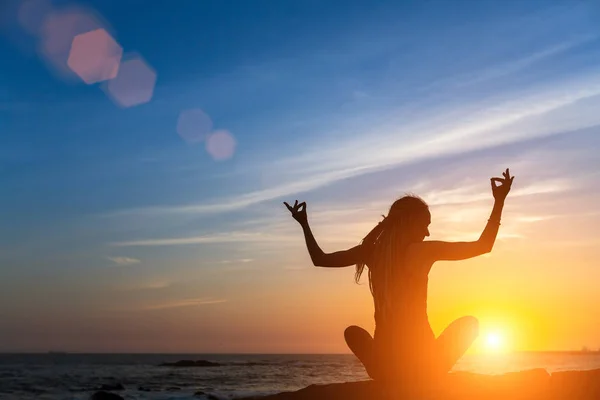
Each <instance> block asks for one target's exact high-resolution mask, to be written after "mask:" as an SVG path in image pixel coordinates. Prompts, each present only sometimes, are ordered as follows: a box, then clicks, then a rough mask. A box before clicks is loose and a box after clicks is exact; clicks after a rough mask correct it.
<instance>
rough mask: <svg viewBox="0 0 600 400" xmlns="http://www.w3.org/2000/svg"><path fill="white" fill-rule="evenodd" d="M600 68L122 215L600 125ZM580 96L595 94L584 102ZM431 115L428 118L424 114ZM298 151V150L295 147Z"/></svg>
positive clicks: (196, 209) (235, 199)
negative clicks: (225, 187) (267, 174)
mask: <svg viewBox="0 0 600 400" xmlns="http://www.w3.org/2000/svg"><path fill="white" fill-rule="evenodd" d="M599 95H600V75H588V76H585V77H579V78H577V79H574V80H571V81H567V82H557V83H553V84H552V85H547V86H545V87H537V88H533V89H530V90H529V92H527V91H520V92H514V93H512V94H511V96H510V97H509V98H506V96H504V97H502V96H497V98H496V99H495V100H494V101H490V100H488V101H487V102H482V103H483V104H487V106H485V107H482V106H477V107H476V108H475V109H473V107H474V105H473V104H469V105H465V106H463V107H458V108H453V109H447V110H445V112H440V111H436V113H437V114H438V115H436V116H435V118H434V116H432V118H431V121H429V122H422V121H403V124H402V126H403V127H400V128H398V127H390V126H387V127H386V126H380V127H376V128H371V129H368V128H365V129H366V130H365V131H364V132H362V133H360V134H357V132H353V133H352V135H351V136H350V135H349V136H348V137H344V138H340V137H335V138H333V137H329V138H328V139H327V138H326V139H324V140H321V141H319V143H318V144H316V145H315V146H316V147H314V148H308V149H306V150H305V151H303V152H301V153H300V154H297V155H293V156H288V157H285V156H283V157H281V158H279V159H272V158H270V160H269V164H270V167H269V168H270V171H276V172H274V173H273V172H272V174H274V175H272V176H271V179H272V182H271V184H270V186H268V187H266V188H264V189H259V190H254V191H250V192H247V193H242V194H235V195H232V196H231V197H225V198H219V199H215V200H212V201H207V202H203V203H200V204H188V205H176V206H164V207H142V208H137V209H130V210H123V211H120V212H118V213H120V214H169V213H190V214H214V213H221V212H227V211H232V210H239V209H243V208H246V207H248V206H250V205H253V204H257V203H261V202H265V201H269V200H274V199H278V198H282V197H284V196H289V195H292V194H298V193H302V192H308V191H311V190H314V189H317V188H320V187H323V186H325V185H329V184H332V183H334V182H337V181H340V180H342V179H347V178H351V177H356V176H360V175H363V174H366V173H370V172H376V171H383V170H386V169H390V168H393V167H397V166H401V165H406V164H410V163H414V162H418V161H421V160H425V159H435V158H439V157H445V156H451V155H458V154H462V153H467V152H471V151H476V150H481V149H488V148H493V147H497V146H501V145H506V144H510V143H515V142H519V141H523V140H529V139H532V138H540V137H544V136H550V135H555V134H559V133H564V132H569V131H573V130H577V129H583V128H586V127H590V126H595V125H598V124H600V114H598V113H597V112H596V111H595V110H596V109H597V106H598V104H597V103H599V101H598V100H599V99H598V97H597V96H599ZM583 101H590V103H591V104H589V106H586V105H585V104H582V103H581V102H583ZM423 118H424V119H425V120H426V121H427V120H428V119H427V117H423ZM296 153H298V152H296Z"/></svg>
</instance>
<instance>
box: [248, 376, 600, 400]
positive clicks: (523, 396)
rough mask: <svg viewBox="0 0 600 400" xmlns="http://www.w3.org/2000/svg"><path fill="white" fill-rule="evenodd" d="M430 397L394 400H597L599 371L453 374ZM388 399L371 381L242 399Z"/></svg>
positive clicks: (599, 390) (598, 395) (403, 397)
mask: <svg viewBox="0 0 600 400" xmlns="http://www.w3.org/2000/svg"><path fill="white" fill-rule="evenodd" d="M428 389H429V390H430V392H429V393H430V394H429V396H416V397H415V396H410V395H405V396H402V395H400V396H398V397H393V398H394V399H398V400H402V399H409V398H410V399H413V398H428V399H439V400H471V399H473V400H475V399H477V400H588V399H589V400H597V399H600V369H599V370H592V371H568V372H555V373H553V374H552V375H550V374H548V373H547V372H546V371H545V370H543V369H535V370H530V371H522V372H515V373H508V374H504V375H479V374H473V373H468V372H455V373H451V374H449V375H448V379H447V380H446V382H444V383H443V384H439V385H436V387H429V388H428ZM384 398H385V399H386V400H387V399H389V398H390V397H387V396H384V395H383V393H382V391H381V388H380V387H378V386H377V384H376V383H375V382H373V381H362V382H348V383H334V384H330V385H311V386H308V387H306V388H304V389H301V390H298V391H296V392H284V393H279V394H275V395H271V396H263V397H249V398H246V399H245V400H256V399H261V400H337V399H339V400H364V399H373V400H378V399H384Z"/></svg>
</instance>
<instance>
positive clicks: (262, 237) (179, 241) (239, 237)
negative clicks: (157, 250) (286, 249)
mask: <svg viewBox="0 0 600 400" xmlns="http://www.w3.org/2000/svg"><path fill="white" fill-rule="evenodd" d="M290 240H295V239H293V238H290V237H284V236H280V235H272V234H264V233H258V232H226V233H217V234H212V235H203V236H190V237H177V238H160V239H142V240H132V241H125V242H115V243H111V245H113V246H119V247H132V246H175V245H190V244H209V243H236V242H265V241H268V242H282V241H283V242H285V241H290Z"/></svg>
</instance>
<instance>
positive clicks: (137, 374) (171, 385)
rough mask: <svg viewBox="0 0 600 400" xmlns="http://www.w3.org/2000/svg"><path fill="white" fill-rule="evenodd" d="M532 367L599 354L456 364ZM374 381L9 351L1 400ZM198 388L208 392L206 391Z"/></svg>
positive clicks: (326, 369)
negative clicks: (105, 390)
mask: <svg viewBox="0 0 600 400" xmlns="http://www.w3.org/2000/svg"><path fill="white" fill-rule="evenodd" d="M182 359H189V360H200V359H201V360H208V361H212V362H216V363H218V364H219V366H217V367H196V368H174V367H161V366H159V365H160V364H161V363H163V362H175V361H177V360H182ZM533 368H545V369H546V370H547V371H548V372H554V371H561V370H586V369H596V368H600V354H599V353H516V354H506V355H501V354H497V355H466V356H464V357H463V358H462V359H461V360H460V361H459V362H458V363H457V364H456V366H455V368H454V370H457V371H458V370H462V371H471V372H477V373H483V374H501V373H505V372H510V371H520V370H527V369H533ZM364 379H368V377H367V375H366V373H365V371H364V369H363V367H362V366H361V364H360V363H359V362H358V360H357V359H356V358H355V357H354V356H353V355H347V354H334V355H266V354H265V355H261V354H252V355H246V354H177V355H175V354H168V355H167V354H164V355H161V354H4V355H0V399H3V400H4V399H6V400H16V399H19V400H21V399H23V400H29V399H36V400H44V399H46V400H59V399H60V400H67V399H69V400H71V399H72V400H75V399H77V400H79V399H88V398H89V397H90V395H91V394H92V393H94V392H95V391H96V390H97V389H98V388H99V387H100V386H102V385H116V384H121V385H123V386H124V390H120V391H118V393H119V394H120V395H121V396H123V397H124V398H126V399H132V400H133V399H140V400H141V399H149V400H150V399H152V400H167V399H170V400H186V399H203V398H204V399H206V398H208V395H213V396H215V397H217V398H220V399H233V398H237V397H241V396H249V395H257V394H271V393H278V392H282V391H291V390H298V389H301V388H303V387H306V386H308V385H310V384H325V383H335V382H350V381H359V380H364ZM199 392H203V393H204V394H201V393H199Z"/></svg>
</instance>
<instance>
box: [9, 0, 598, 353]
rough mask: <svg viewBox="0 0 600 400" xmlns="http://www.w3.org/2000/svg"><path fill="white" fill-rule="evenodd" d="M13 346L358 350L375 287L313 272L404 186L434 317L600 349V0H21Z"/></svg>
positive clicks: (344, 272)
mask: <svg viewBox="0 0 600 400" xmlns="http://www.w3.org/2000/svg"><path fill="white" fill-rule="evenodd" d="M0 59H2V63H0V133H1V135H0V181H1V182H2V195H1V196H0V221H1V224H0V351H3V352H22V351H24V352H36V351H48V350H62V351H73V352H177V353H185V352H197V353H224V352H226V353H229V352H235V353H346V352H349V350H348V349H347V347H346V345H345V343H344V339H343V331H344V329H345V328H346V327H347V326H349V325H360V326H363V327H365V328H366V329H367V330H369V331H370V332H373V328H374V321H373V305H372V299H371V296H370V293H369V289H368V284H367V282H366V280H364V279H363V281H362V282H361V284H358V285H357V284H356V283H355V282H354V281H353V277H354V270H353V268H352V267H349V268H342V269H325V268H315V267H314V266H312V264H311V262H310V258H309V256H308V253H307V251H306V248H305V244H304V239H303V236H302V232H301V229H300V227H299V226H298V225H297V223H296V222H295V221H294V220H293V219H292V218H291V217H290V215H289V212H288V211H287V210H286V209H285V207H284V206H283V204H282V202H283V201H288V202H293V201H294V200H296V199H298V200H300V201H306V202H307V210H308V215H309V221H310V223H311V226H312V229H313V232H314V234H315V236H316V238H317V240H318V242H319V244H320V245H321V247H322V248H323V249H324V250H325V251H327V252H330V251H336V250H341V249H345V248H349V247H352V246H354V245H356V244H358V243H359V242H360V240H361V239H362V238H363V237H364V236H365V235H366V233H368V231H369V230H370V229H371V228H372V227H373V226H374V225H375V224H377V223H378V222H379V221H380V219H381V215H382V214H386V213H387V209H388V208H389V206H390V205H391V203H392V202H393V201H394V200H395V199H396V198H398V197H400V196H402V195H404V194H406V193H415V194H417V195H419V196H421V197H422V198H423V199H424V200H425V201H426V202H427V203H428V204H429V205H430V209H431V213H432V225H431V227H430V231H431V238H430V239H434V240H448V241H462V240H476V239H477V238H478V237H479V235H480V234H481V231H482V230H483V228H484V226H485V223H486V220H487V218H488V217H489V213H490V211H491V208H492V204H493V198H492V194H491V190H490V183H489V178H490V177H492V176H499V175H500V174H501V172H502V171H503V170H504V169H505V168H507V167H508V168H510V169H511V172H512V173H513V174H514V175H515V176H516V178H515V181H514V185H513V188H512V191H511V193H510V195H509V198H508V199H507V202H506V205H505V208H504V214H503V218H502V226H501V227H500V232H499V235H498V239H497V241H496V244H495V247H494V249H493V251H492V252H491V253H490V254H487V255H485V256H481V257H477V258H474V259H470V260H466V261H456V262H439V263H436V264H435V265H434V267H433V269H432V270H431V273H430V278H429V298H428V314H429V318H430V322H431V325H432V328H433V330H434V332H435V333H436V334H439V333H441V332H442V330H443V329H444V328H445V327H446V326H447V325H448V324H449V323H451V322H452V321H453V320H455V319H457V318H459V317H461V316H464V315H472V316H475V317H477V318H478V319H479V321H480V332H481V337H480V339H478V340H477V341H476V342H475V343H474V345H473V347H472V349H471V350H470V351H473V352H480V351H485V350H486V347H485V340H486V339H485V338H486V337H489V336H490V335H496V337H501V338H502V341H503V343H504V346H505V348H506V349H510V350H518V351H521V350H525V351H530V350H578V349H580V348H581V347H582V346H587V347H590V348H600V314H598V312H597V305H598V304H600V292H599V291H598V290H597V282H599V281H600V265H599V262H598V259H600V228H599V226H600V210H599V209H598V206H597V205H598V204H599V200H600V183H599V182H600V180H599V174H600V158H599V157H598V149H599V146H600V113H599V112H598V110H599V109H600V69H599V68H598V65H599V64H600V6H599V5H598V4H597V3H595V2H594V1H583V0H581V1H572V0H568V1H537V0H532V1H528V2H522V1H516V0H515V1H489V0H482V1H478V2H472V1H467V0H465V1H456V2H446V1H443V0H437V1H436V0H428V1H416V0H414V1H402V2H401V1H391V0H390V1H375V0H370V1H351V0H345V1H329V2H321V1H311V0H309V1H302V2H296V1H294V2H292V1H279V2H273V1H263V0H255V1H252V2H247V1H241V0H237V1H233V0H220V1H195V0H180V1H178V2H177V6H176V7H175V6H173V3H170V2H155V4H152V7H150V6H149V5H148V2H143V1H141V0H127V1H125V0H119V1H117V0H102V1H100V0H97V1H88V2H83V1H81V2H74V1H58V0H57V1H54V2H50V1H49V0H48V1H44V0H27V1H26V0H7V1H4V2H2V5H0Z"/></svg>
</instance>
